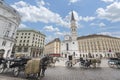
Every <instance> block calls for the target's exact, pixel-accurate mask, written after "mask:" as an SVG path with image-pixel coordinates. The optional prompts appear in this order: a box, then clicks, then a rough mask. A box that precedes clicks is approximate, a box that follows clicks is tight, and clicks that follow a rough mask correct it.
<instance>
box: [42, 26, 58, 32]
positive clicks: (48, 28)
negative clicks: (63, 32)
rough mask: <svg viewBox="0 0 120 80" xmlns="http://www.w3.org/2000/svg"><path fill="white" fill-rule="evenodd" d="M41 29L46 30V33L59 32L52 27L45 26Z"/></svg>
mask: <svg viewBox="0 0 120 80" xmlns="http://www.w3.org/2000/svg"><path fill="white" fill-rule="evenodd" d="M43 29H44V30H46V31H50V32H53V31H57V32H58V31H59V29H58V28H54V27H53V26H45V27H44V28H43Z"/></svg>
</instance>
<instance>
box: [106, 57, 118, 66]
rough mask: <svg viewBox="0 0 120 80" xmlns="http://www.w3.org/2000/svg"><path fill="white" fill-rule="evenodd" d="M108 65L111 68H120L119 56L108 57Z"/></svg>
mask: <svg viewBox="0 0 120 80" xmlns="http://www.w3.org/2000/svg"><path fill="white" fill-rule="evenodd" d="M108 65H109V67H111V68H115V67H116V68H120V58H109V60H108Z"/></svg>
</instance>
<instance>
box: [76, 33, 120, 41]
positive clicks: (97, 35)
mask: <svg viewBox="0 0 120 80" xmlns="http://www.w3.org/2000/svg"><path fill="white" fill-rule="evenodd" d="M95 37H107V38H114V39H120V38H117V37H112V36H108V35H101V34H93V35H87V36H81V37H78V38H77V40H79V39H86V38H95Z"/></svg>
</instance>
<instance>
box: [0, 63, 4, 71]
mask: <svg viewBox="0 0 120 80" xmlns="http://www.w3.org/2000/svg"><path fill="white" fill-rule="evenodd" d="M3 71H4V64H1V65H0V73H3Z"/></svg>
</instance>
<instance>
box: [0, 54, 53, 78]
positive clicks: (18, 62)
mask: <svg viewBox="0 0 120 80" xmlns="http://www.w3.org/2000/svg"><path fill="white" fill-rule="evenodd" d="M51 60H52V58H51V57H49V56H45V57H43V58H39V59H31V58H28V57H21V58H13V59H3V58H0V73H3V72H5V69H11V70H12V71H13V75H14V76H16V77H17V76H18V75H19V73H20V72H21V71H23V72H24V73H25V75H26V77H29V76H30V75H31V74H32V75H34V76H35V77H37V78H38V77H40V75H41V73H42V76H44V72H45V70H46V67H47V65H48V64H49V63H50V62H51Z"/></svg>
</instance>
